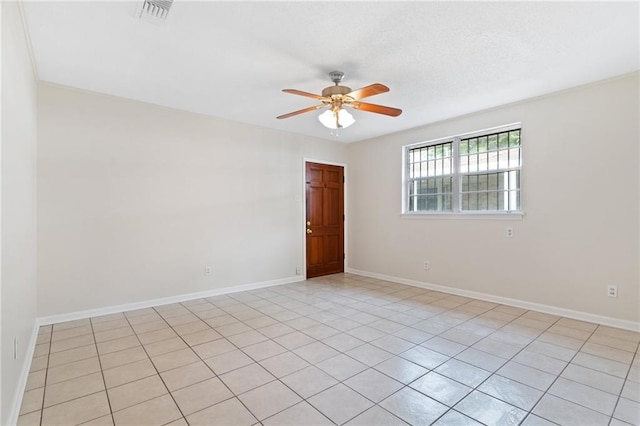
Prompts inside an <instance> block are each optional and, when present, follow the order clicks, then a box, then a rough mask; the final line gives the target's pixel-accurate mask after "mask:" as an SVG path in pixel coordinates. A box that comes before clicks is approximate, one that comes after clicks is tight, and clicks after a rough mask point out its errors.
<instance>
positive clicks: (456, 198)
mask: <svg viewBox="0 0 640 426" xmlns="http://www.w3.org/2000/svg"><path fill="white" fill-rule="evenodd" d="M518 129H519V130H520V138H521V140H522V134H523V129H522V123H520V122H517V123H511V124H507V125H503V126H496V127H490V128H487V129H482V130H475V131H472V132H467V133H462V134H458V135H454V136H448V137H444V138H438V139H432V140H428V141H423V142H416V143H412V144H409V145H405V146H403V147H402V210H401V215H402V216H403V217H408V218H423V217H438V218H481V219H492V218H500V219H504V218H514V219H521V218H522V217H523V216H524V208H523V205H524V197H523V191H522V187H523V185H522V181H523V179H522V170H523V160H522V158H523V157H522V151H523V147H522V143H521V144H520V168H519V170H520V210H511V211H499V210H461V209H460V204H461V197H462V187H461V179H460V176H461V173H460V155H459V150H460V141H461V140H462V139H469V138H473V137H477V136H483V135H486V134H491V133H499V132H507V131H511V130H518ZM447 142H452V146H453V171H454V172H453V183H452V187H453V196H452V200H451V208H452V210H451V211H427V210H423V211H416V212H413V211H409V194H408V182H409V167H408V163H409V151H410V150H411V149H414V148H418V147H425V146H430V145H437V144H442V143H447Z"/></svg>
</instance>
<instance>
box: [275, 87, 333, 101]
mask: <svg viewBox="0 0 640 426" xmlns="http://www.w3.org/2000/svg"><path fill="white" fill-rule="evenodd" d="M282 91H283V92H286V93H291V94H292V95H300V96H306V97H307V98H313V99H317V100H319V101H324V100H326V99H327V98H325V97H323V96H320V95H314V94H313V93H309V92H303V91H302V90H296V89H282Z"/></svg>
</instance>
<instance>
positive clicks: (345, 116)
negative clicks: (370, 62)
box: [277, 71, 402, 129]
mask: <svg viewBox="0 0 640 426" xmlns="http://www.w3.org/2000/svg"><path fill="white" fill-rule="evenodd" d="M329 77H331V81H333V83H334V85H333V86H329V87H325V88H324V89H323V90H322V95H315V94H313V93H308V92H303V91H301V90H296V89H283V90H282V91H283V92H285V93H291V94H293V95H299V96H305V97H307V98H313V99H316V100H318V101H320V102H322V104H320V105H316V106H312V107H308V108H304V109H301V110H298V111H294V112H290V113H288V114H283V115H280V116H278V117H277V118H278V119H283V118H289V117H293V116H294V115H298V114H303V113H305V112H311V111H316V110H319V109H322V108H324V107H329V109H328V110H326V111H325V112H323V113H322V114H320V116H319V117H318V120H319V121H320V123H322V125H323V126H325V127H327V128H329V129H343V128H346V127H349V126H351V125H352V124H353V123H355V121H356V120H355V118H353V116H352V115H351V114H350V113H349V112H348V111H347V110H346V109H345V108H344V106H348V107H351V108H354V109H358V110H361V111H366V112H375V113H377V114H383V115H388V116H391V117H397V116H399V115H400V114H402V110H401V109H398V108H392V107H387V106H383V105H376V104H370V103H365V102H360V99H364V98H366V97H369V96H374V95H378V94H380V93H385V92H388V91H389V88H388V87H387V86H385V85H384V84H380V83H375V84H371V85H369V86H366V87H363V88H361V89H358V90H351V88H350V87H347V86H341V85H340V83H341V82H342V79H343V78H344V73H343V72H341V71H331V72H330V73H329Z"/></svg>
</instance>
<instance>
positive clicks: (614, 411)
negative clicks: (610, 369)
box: [609, 343, 640, 424]
mask: <svg viewBox="0 0 640 426" xmlns="http://www.w3.org/2000/svg"><path fill="white" fill-rule="evenodd" d="M639 350H640V343H638V344H636V352H635V354H634V356H633V358H632V359H631V364H629V369H628V370H627V374H626V375H625V377H624V380H623V382H622V388H620V393H618V395H617V398H616V403H615V404H614V405H613V411H612V412H611V418H610V419H609V424H611V422H612V421H613V419H614V417H613V416H614V415H615V413H616V409H617V408H618V404H619V403H620V399H621V398H622V392H624V387H625V385H626V383H627V381H629V374H630V373H631V369H632V368H633V363H634V361H635V360H636V359H640V357H639V356H638V351H639Z"/></svg>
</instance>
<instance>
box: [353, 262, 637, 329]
mask: <svg viewBox="0 0 640 426" xmlns="http://www.w3.org/2000/svg"><path fill="white" fill-rule="evenodd" d="M347 272H348V273H350V274H356V275H362V276H365V277H370V278H376V279H380V280H385V281H393V282H396V283H400V284H406V285H410V286H413V287H420V288H425V289H429V290H435V291H441V292H443V293H451V294H455V295H458V296H464V297H470V298H473V299H480V300H485V301H487V302H494V303H500V304H502V305H509V306H515V307H517V308H523V309H529V310H533V311H539V312H544V313H546V314H552V315H558V316H562V317H567V318H572V319H576V320H580V321H586V322H591V323H596V324H602V325H607V326H610V327H615V328H622V329H625V330H632V331H640V322H635V321H628V320H623V319H619V318H613V317H606V316H603V315H596V314H590V313H588V312H581V311H574V310H571V309H565V308H560V307H558V306H550V305H544V304H541V303H534V302H527V301H525V300H519V299H511V298H509V297H502V296H496V295H493V294H489V293H480V292H477V291H471V290H463V289H459V288H455V287H448V286H443V285H438V284H431V283H426V282H422V281H415V280H409V279H405V278H399V277H393V276H390V275H384V274H378V273H375V272H368V271H361V270H358V269H351V268H349V270H348V271H347Z"/></svg>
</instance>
